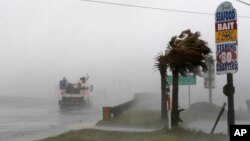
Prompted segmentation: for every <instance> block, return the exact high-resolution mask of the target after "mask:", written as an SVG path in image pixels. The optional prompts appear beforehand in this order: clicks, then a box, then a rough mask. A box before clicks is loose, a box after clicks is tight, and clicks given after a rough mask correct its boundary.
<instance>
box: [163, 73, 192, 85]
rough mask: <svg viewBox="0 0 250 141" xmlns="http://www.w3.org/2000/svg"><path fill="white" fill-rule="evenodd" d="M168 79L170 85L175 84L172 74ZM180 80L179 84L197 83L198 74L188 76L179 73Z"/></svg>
mask: <svg viewBox="0 0 250 141" xmlns="http://www.w3.org/2000/svg"><path fill="white" fill-rule="evenodd" d="M166 79H167V82H168V84H169V85H173V76H172V75H169V76H167V78H166ZM178 82H179V85H196V75H187V76H182V75H179V80H178Z"/></svg>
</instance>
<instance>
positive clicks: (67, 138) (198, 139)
mask: <svg viewBox="0 0 250 141" xmlns="http://www.w3.org/2000/svg"><path fill="white" fill-rule="evenodd" d="M118 140H119V141H226V140H228V139H227V137H226V136H223V135H209V134H204V133H201V132H193V131H189V130H184V129H182V128H179V127H178V128H174V129H172V130H171V131H170V130H168V129H162V130H159V131H154V132H147V133H133V132H116V131H101V130H95V129H83V130H77V131H70V132H68V133H64V134H61V135H59V136H55V137H49V138H47V139H44V140H41V141H118Z"/></svg>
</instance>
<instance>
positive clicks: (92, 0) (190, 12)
mask: <svg viewBox="0 0 250 141" xmlns="http://www.w3.org/2000/svg"><path fill="white" fill-rule="evenodd" d="M81 1H85V2H92V3H100V4H109V5H115V6H126V7H134V8H143V9H151V10H161V11H171V12H179V13H188V14H200V15H210V16H211V15H212V16H214V13H206V12H195V11H186V10H176V9H167V8H157V7H148V6H141V5H132V4H122V3H114V2H105V1H97V0H81ZM238 17H242V18H248V19H250V17H248V16H238Z"/></svg>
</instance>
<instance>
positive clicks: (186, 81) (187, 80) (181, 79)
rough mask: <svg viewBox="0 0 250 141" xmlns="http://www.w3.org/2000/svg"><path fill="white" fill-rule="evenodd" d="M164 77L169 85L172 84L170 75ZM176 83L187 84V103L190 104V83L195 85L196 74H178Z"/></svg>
mask: <svg viewBox="0 0 250 141" xmlns="http://www.w3.org/2000/svg"><path fill="white" fill-rule="evenodd" d="M166 79H167V82H168V84H169V85H173V76H172V75H170V76H167V78H166ZM178 83H179V85H188V104H189V106H190V104H191V94H190V85H196V75H187V76H182V75H179V79H178Z"/></svg>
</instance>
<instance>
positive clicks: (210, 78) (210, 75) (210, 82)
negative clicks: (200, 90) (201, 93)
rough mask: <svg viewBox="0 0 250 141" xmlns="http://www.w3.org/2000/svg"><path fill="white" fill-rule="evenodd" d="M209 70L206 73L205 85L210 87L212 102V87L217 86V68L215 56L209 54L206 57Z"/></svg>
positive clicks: (210, 101) (210, 100)
mask: <svg viewBox="0 0 250 141" xmlns="http://www.w3.org/2000/svg"><path fill="white" fill-rule="evenodd" d="M205 64H206V65H207V69H208V70H207V71H206V72H205V73H204V87H205V88H208V89H209V103H212V89H213V88H215V69H214V59H213V56H211V55H209V56H206V58H205Z"/></svg>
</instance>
